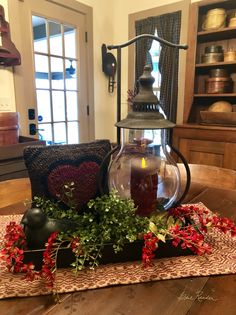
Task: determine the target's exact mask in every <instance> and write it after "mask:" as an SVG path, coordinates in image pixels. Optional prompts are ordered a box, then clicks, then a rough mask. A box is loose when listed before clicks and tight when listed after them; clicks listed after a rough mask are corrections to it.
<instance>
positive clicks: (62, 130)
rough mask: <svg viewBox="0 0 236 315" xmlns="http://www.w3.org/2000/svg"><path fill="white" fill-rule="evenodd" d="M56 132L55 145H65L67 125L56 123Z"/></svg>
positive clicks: (54, 127) (54, 126)
mask: <svg viewBox="0 0 236 315" xmlns="http://www.w3.org/2000/svg"><path fill="white" fill-rule="evenodd" d="M53 129H54V130H53V132H54V143H55V144H65V143H66V124H65V123H55V124H54V125H53Z"/></svg>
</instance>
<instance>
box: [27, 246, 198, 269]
mask: <svg viewBox="0 0 236 315" xmlns="http://www.w3.org/2000/svg"><path fill="white" fill-rule="evenodd" d="M142 246H143V241H136V242H134V243H127V244H126V245H125V247H124V250H123V251H120V252H118V253H117V254H116V253H114V251H113V248H112V244H107V245H105V246H104V249H103V251H102V259H101V261H100V263H101V264H109V263H121V262H127V261H137V260H141V259H142ZM43 252H44V249H35V250H26V251H25V252H24V263H29V262H33V264H34V265H35V269H36V270H40V269H41V268H42V262H43ZM187 255H193V253H192V252H191V251H190V250H189V249H182V248H181V247H180V246H178V247H174V246H173V245H172V244H171V241H166V243H163V242H159V243H158V249H157V251H156V258H164V257H177V256H187ZM74 261H75V256H74V254H73V252H72V250H71V249H70V248H67V247H63V248H61V249H59V251H58V257H57V267H58V268H67V267H70V265H71V264H72V263H73V262H74Z"/></svg>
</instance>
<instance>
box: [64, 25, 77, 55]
mask: <svg viewBox="0 0 236 315" xmlns="http://www.w3.org/2000/svg"><path fill="white" fill-rule="evenodd" d="M64 39H65V56H66V57H71V58H76V45H75V29H74V28H72V27H69V26H64Z"/></svg>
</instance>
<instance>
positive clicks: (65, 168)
mask: <svg viewBox="0 0 236 315" xmlns="http://www.w3.org/2000/svg"><path fill="white" fill-rule="evenodd" d="M110 150H111V145H110V142H109V140H97V141H94V142H89V143H80V144H71V145H53V146H46V147H45V146H29V147H26V148H25V149H24V152H23V156H24V160H25V165H26V167H27V169H28V173H29V178H30V181H31V190H32V198H33V197H34V196H38V197H39V196H40V197H45V198H48V199H51V200H61V201H63V202H64V204H67V201H68V200H67V198H66V196H65V194H64V193H63V191H64V185H65V184H69V183H71V182H74V184H75V188H74V191H73V196H74V199H75V202H76V207H77V210H78V211H80V210H81V209H84V208H86V204H87V202H88V201H89V200H90V199H92V198H95V197H96V196H98V195H99V190H98V178H97V177H98V173H99V169H100V165H101V162H102V160H103V158H104V157H105V156H106V154H107V153H108V152H109V151H110ZM107 166H108V164H106V166H105V167H106V168H107ZM104 184H105V183H104Z"/></svg>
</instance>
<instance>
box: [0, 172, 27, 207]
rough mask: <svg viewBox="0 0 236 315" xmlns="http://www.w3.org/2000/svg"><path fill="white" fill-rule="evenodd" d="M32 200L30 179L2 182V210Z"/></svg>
mask: <svg viewBox="0 0 236 315" xmlns="http://www.w3.org/2000/svg"><path fill="white" fill-rule="evenodd" d="M26 200H29V201H30V200H31V185H30V180H29V178H17V179H9V180H5V181H2V182H0V208H2V207H6V206H8V205H11V204H13V203H18V202H22V203H23V202H24V201H26Z"/></svg>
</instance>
